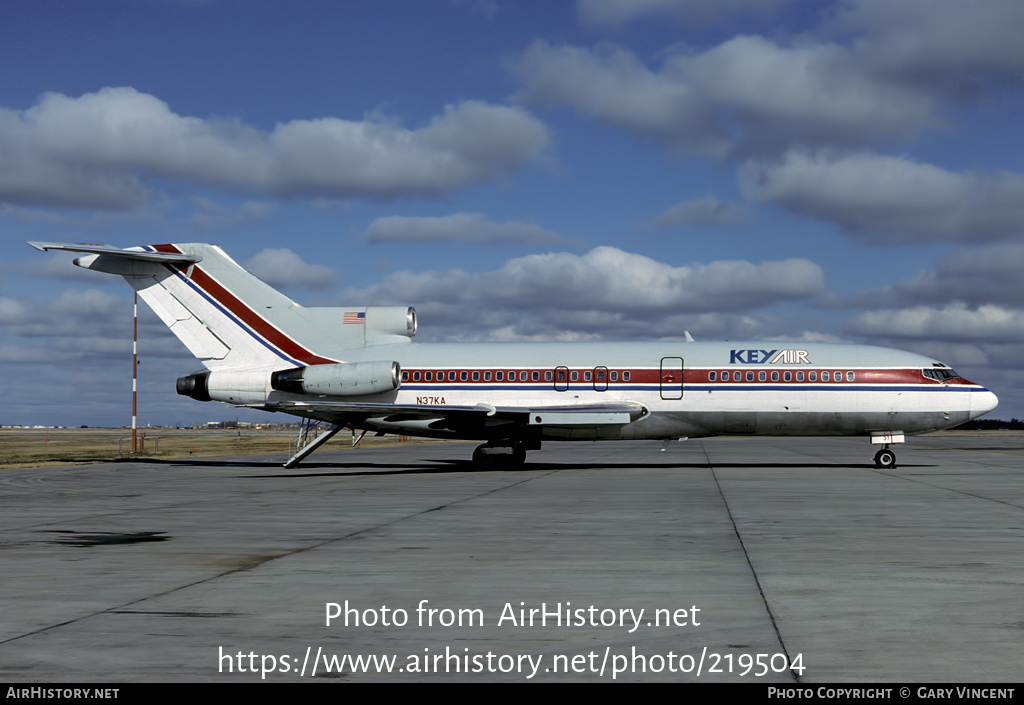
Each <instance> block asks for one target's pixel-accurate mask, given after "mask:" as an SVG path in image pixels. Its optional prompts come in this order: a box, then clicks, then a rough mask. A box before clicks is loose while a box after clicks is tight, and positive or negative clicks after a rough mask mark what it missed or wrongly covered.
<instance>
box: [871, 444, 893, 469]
mask: <svg viewBox="0 0 1024 705" xmlns="http://www.w3.org/2000/svg"><path fill="white" fill-rule="evenodd" d="M875 467H876V468H880V469H885V470H889V469H890V468H894V467H896V454H895V453H893V452H892V451H891V450H889V449H888V448H883V449H882V450H880V451H878V452H877V453H875Z"/></svg>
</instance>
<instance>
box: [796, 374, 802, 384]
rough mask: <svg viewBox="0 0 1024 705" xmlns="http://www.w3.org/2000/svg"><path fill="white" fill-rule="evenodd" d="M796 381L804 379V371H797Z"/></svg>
mask: <svg viewBox="0 0 1024 705" xmlns="http://www.w3.org/2000/svg"><path fill="white" fill-rule="evenodd" d="M796 381H797V382H803V381H804V373H803V372H797V373H796Z"/></svg>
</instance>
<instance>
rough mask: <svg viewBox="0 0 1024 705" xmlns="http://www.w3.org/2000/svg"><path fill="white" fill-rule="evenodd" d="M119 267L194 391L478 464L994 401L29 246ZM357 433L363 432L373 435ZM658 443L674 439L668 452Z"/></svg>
mask: <svg viewBox="0 0 1024 705" xmlns="http://www.w3.org/2000/svg"><path fill="white" fill-rule="evenodd" d="M29 244H30V245H32V246H33V247H35V248H36V249H38V250H41V251H45V250H66V251H71V252H80V253H83V254H84V256H82V257H79V258H77V259H75V261H74V262H75V264H76V265H78V266H79V267H84V268H86V269H91V270H94V271H99V272H106V273H110V274H119V275H121V276H123V277H124V278H125V280H126V281H127V282H128V283H129V284H130V285H131V286H132V287H133V288H134V289H135V290H136V291H137V292H138V295H139V296H140V297H142V300H143V301H144V302H145V303H146V304H148V305H149V306H150V308H152V309H153V311H154V312H156V314H157V316H159V317H160V319H161V320H162V321H163V322H164V323H165V324H166V325H167V326H168V327H169V328H170V330H171V332H172V333H174V334H175V335H176V336H177V337H178V339H179V340H181V342H182V343H184V344H185V346H186V347H187V348H188V349H189V351H190V352H191V353H192V354H193V355H195V357H197V358H198V359H199V360H200V361H201V362H202V365H203V368H202V369H200V370H198V371H197V372H193V373H192V374H189V375H186V376H184V377H181V378H179V379H178V380H177V385H176V389H177V392H178V394H181V395H184V396H187V397H191V398H192V399H196V400H198V401H219V402H225V403H228V404H231V405H234V406H241V407H248V408H252V409H260V410H263V411H268V412H279V413H284V414H291V415H295V416H299V417H302V418H304V419H305V420H306V421H305V422H323V423H324V424H325V425H329V426H330V429H329V430H328V431H327V432H326V433H323V434H320V435H319V436H317V437H316V438H315V439H313V440H309V441H307V442H306V443H305V445H303V446H302V447H301V448H299V449H298V450H297V451H296V452H295V453H294V454H293V455H292V456H291V457H290V458H289V459H288V461H287V462H286V463H285V467H286V468H292V467H296V466H297V465H298V464H299V463H300V462H301V461H302V460H303V459H304V458H306V457H307V456H308V455H309V454H310V453H312V452H313V451H314V450H316V449H317V448H319V447H320V446H321V445H323V444H324V443H326V442H327V440H329V439H330V438H331V437H332V436H333V435H334V434H335V433H337V432H338V431H339V430H340V429H342V428H349V429H352V431H353V434H354V433H355V432H356V431H361V432H362V433H363V434H364V435H365V434H366V433H367V432H373V433H376V434H378V435H383V434H389V433H390V434H401V435H407V436H419V437H428V438H445V439H462V440H477V441H483V444H482V445H480V446H478V447H477V448H476V449H475V450H474V452H473V462H474V463H475V464H477V465H481V466H488V465H508V466H518V465H521V464H522V463H524V462H525V460H526V453H527V451H530V450H538V449H540V447H541V443H542V442H544V441H598V440H644V439H647V440H660V441H663V442H664V443H665V445H667V444H668V442H669V441H672V440H679V439H686V438H703V437H709V436H863V437H866V438H868V439H869V440H870V442H871V443H872V444H873V445H878V446H881V448H880V449H879V450H878V451H877V453H876V454H875V456H874V462H875V466H876V467H878V468H893V467H895V466H896V454H895V452H894V451H893V450H892V449H891V448H890V446H891V445H894V444H898V443H903V442H905V440H906V436H907V435H913V434H920V433H928V432H931V431H937V430H941V429H946V428H951V427H953V426H957V425H959V424H962V423H964V422H966V421H969V420H971V419H974V418H977V417H978V416H981V415H982V414H986V413H988V412H989V411H992V409H994V408H995V407H996V405H997V403H998V400H997V398H996V395H995V394H993V393H992V392H990V391H989V390H988V389H986V388H984V387H982V386H981V385H978V384H975V383H973V382H969V381H967V380H966V379H964V378H962V377H961V376H960V375H958V374H957V373H956V372H954V371H953V370H952V369H951V368H950V367H949V366H948V365H945V364H943V363H942V362H939V361H937V360H934V359H932V358H930V357H925V356H923V355H917V354H914V353H910V352H904V351H901V350H894V349H889V348H881V347H874V346H867V345H847V344H836V343H816V342H779V341H771V342H728V341H726V342H695V341H694V340H693V338H692V337H691V336H690V335H689V333H686V335H685V340H681V341H679V340H677V341H664V340H654V341H645V342H576V343H565V342H548V343H533V342H531V343H413V342H412V340H411V339H412V337H413V336H414V335H415V334H416V328H417V320H416V312H415V310H414V309H413V308H411V307H406V306H343V307H304V306H300V305H299V304H297V303H296V302H294V301H292V300H291V299H289V298H288V297H287V296H285V295H284V294H282V293H281V292H279V291H277V290H276V289H274V288H272V287H271V286H269V285H268V284H266V283H265V282H263V281H261V280H260V279H258V278H257V277H256V276H254V275H253V274H251V273H249V272H247V271H246V270H245V269H243V268H242V267H241V266H240V265H238V264H237V263H236V262H235V261H234V260H232V259H231V257H229V256H228V255H227V254H226V253H225V252H224V251H223V250H222V249H221V248H220V247H218V246H216V245H208V244H200V243H193V244H177V245H174V244H168V245H146V246H138V247H130V248H126V249H121V248H116V247H112V246H109V245H89V244H77V243H54V242H30V243H29ZM361 437H362V436H360V438H361ZM662 450H664V446H663V447H662Z"/></svg>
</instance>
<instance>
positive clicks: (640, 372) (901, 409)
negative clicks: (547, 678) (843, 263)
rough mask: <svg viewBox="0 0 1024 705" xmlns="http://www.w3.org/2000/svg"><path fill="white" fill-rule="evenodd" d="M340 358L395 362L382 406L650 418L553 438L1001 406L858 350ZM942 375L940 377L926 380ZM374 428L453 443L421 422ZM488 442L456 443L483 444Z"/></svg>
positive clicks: (751, 428) (904, 357)
mask: <svg viewBox="0 0 1024 705" xmlns="http://www.w3.org/2000/svg"><path fill="white" fill-rule="evenodd" d="M354 353H358V355H354ZM343 354H344V355H345V356H346V361H359V360H367V361H368V360H391V359H394V360H396V361H398V362H399V363H400V365H401V368H402V383H401V387H400V388H399V389H397V390H395V391H393V392H390V393H389V394H388V395H386V401H388V402H391V403H394V404H398V405H424V406H462V407H466V406H474V405H476V404H489V405H493V406H510V407H552V406H572V405H579V404H600V403H605V402H634V403H639V404H642V405H643V406H644V407H646V408H647V409H648V410H649V411H650V413H649V414H648V415H646V416H645V417H644V418H641V419H639V420H637V421H634V422H633V423H630V424H628V425H624V426H619V427H599V428H544V429H543V430H542V431H541V432H540V433H541V437H542V438H545V439H552V440H555V439H561V440H575V439H580V440H582V439H642V438H659V439H664V438H679V437H684V436H686V437H698V436H711V435H729V434H756V435H853V434H870V433H879V432H902V433H922V432H927V431H933V430H938V429H943V428H949V427H951V426H956V425H958V424H961V423H964V422H965V421H968V420H970V419H972V418H974V417H976V416H980V415H981V414H983V413H986V412H988V411H990V410H991V409H993V408H994V407H995V405H996V402H997V400H996V397H995V395H994V394H993V393H992V392H990V391H988V390H987V389H985V388H984V387H981V386H979V385H977V384H973V383H971V382H968V381H966V380H964V379H962V378H960V377H956V376H954V374H955V373H952V371H949V368H947V367H946V366H945V365H942V364H941V363H938V362H936V361H934V360H933V359H931V358H927V357H924V356H921V355H916V354H913V353H908V352H903V351H899V350H892V349H886V348H878V347H871V346H860V345H838V344H825V343H792V342H773V343H764V342H736V343H733V342H722V343H697V342H672V341H668V342H666V341H653V342H643V343H471V344H466V343H458V344H443V343H439V344H430V343H425V344H415V343H411V344H404V345H384V346H374V347H367V348H364V349H362V350H359V351H351V350H348V351H344V353H343ZM936 370H942V371H945V372H942V373H941V374H938V373H936V374H934V376H926V374H925V372H926V371H936ZM938 378H945V379H938ZM307 396H308V395H307ZM271 398H273V396H271ZM291 398H295V397H291ZM374 399H375V400H378V401H380V400H381V396H379V395H377V396H375V397H374ZM368 425H369V426H371V428H372V429H373V430H382V431H392V432H405V433H409V434H416V435H433V436H439V437H452V436H453V435H456V436H458V434H453V432H452V431H451V430H432V429H431V428H430V427H429V424H424V423H422V422H420V421H411V420H406V421H403V420H396V421H383V420H376V421H374V422H373V423H372V424H368ZM490 433H492V432H491V431H487V432H479V431H477V432H475V433H474V435H471V436H458V437H472V438H487V437H488V435H489V434H490Z"/></svg>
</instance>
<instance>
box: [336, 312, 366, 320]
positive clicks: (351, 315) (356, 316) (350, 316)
mask: <svg viewBox="0 0 1024 705" xmlns="http://www.w3.org/2000/svg"><path fill="white" fill-rule="evenodd" d="M341 322H342V323H366V314H365V313H356V312H355V311H345V317H344V318H343V319H342V320H341Z"/></svg>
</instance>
